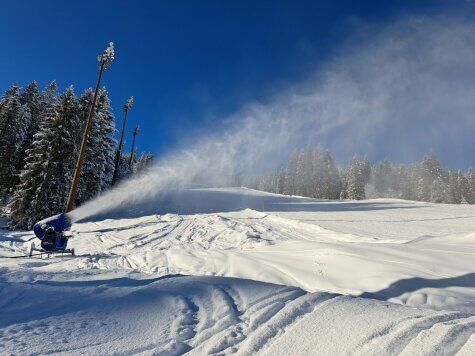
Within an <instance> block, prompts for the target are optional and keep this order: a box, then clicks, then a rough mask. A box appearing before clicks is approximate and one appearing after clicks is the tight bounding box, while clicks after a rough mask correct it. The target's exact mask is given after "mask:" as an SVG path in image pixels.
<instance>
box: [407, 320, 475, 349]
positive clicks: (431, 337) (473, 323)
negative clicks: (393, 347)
mask: <svg viewBox="0 0 475 356" xmlns="http://www.w3.org/2000/svg"><path fill="white" fill-rule="evenodd" d="M474 334H475V316H473V315H472V316H469V317H467V318H462V319H453V320H449V321H444V322H440V323H435V324H434V325H433V326H432V327H431V328H429V329H426V330H423V331H422V332H420V333H418V334H417V335H416V336H415V337H414V338H413V339H412V340H411V341H410V342H409V343H408V344H407V345H406V346H405V347H404V349H403V350H402V352H401V354H402V355H413V354H414V353H416V352H417V353H418V354H421V355H437V354H440V355H455V354H456V353H457V352H458V351H459V350H460V349H462V347H463V346H464V345H465V343H466V342H467V341H468V340H469V338H470V337H471V336H472V335H474Z"/></svg>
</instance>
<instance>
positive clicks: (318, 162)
mask: <svg viewBox="0 0 475 356" xmlns="http://www.w3.org/2000/svg"><path fill="white" fill-rule="evenodd" d="M323 154H324V152H323V149H322V147H321V146H320V145H319V146H318V147H317V149H316V150H315V153H314V155H313V180H312V195H311V197H312V198H323V196H324V195H325V192H324V191H325V187H324V172H325V164H324V162H323Z"/></svg>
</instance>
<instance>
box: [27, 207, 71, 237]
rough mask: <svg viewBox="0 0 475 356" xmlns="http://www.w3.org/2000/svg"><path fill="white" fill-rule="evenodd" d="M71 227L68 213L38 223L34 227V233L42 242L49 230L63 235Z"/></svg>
mask: <svg viewBox="0 0 475 356" xmlns="http://www.w3.org/2000/svg"><path fill="white" fill-rule="evenodd" d="M70 227H71V218H70V217H69V216H68V215H67V214H66V213H62V214H58V215H54V216H51V217H49V218H46V219H43V220H41V221H38V222H37V223H36V224H35V226H34V227H33V232H34V233H35V235H36V237H37V238H39V239H40V240H42V239H43V237H44V234H45V232H46V230H47V229H48V228H53V229H54V230H55V231H56V232H57V233H62V232H63V231H65V230H67V229H69V228H70Z"/></svg>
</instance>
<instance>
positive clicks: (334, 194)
mask: <svg viewBox="0 0 475 356" xmlns="http://www.w3.org/2000/svg"><path fill="white" fill-rule="evenodd" d="M322 161H323V167H324V169H325V180H326V183H325V185H326V189H325V196H324V198H325V199H339V198H340V195H341V189H342V183H341V179H340V173H339V172H338V168H337V166H336V163H335V160H334V159H333V156H332V154H331V152H330V151H328V150H327V151H325V153H324V154H323V158H322Z"/></svg>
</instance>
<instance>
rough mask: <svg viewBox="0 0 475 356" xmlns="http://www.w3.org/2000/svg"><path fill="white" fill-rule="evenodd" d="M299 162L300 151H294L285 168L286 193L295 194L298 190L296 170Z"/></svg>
mask: <svg viewBox="0 0 475 356" xmlns="http://www.w3.org/2000/svg"><path fill="white" fill-rule="evenodd" d="M298 162H299V151H294V152H293V153H292V156H291V157H290V160H289V163H288V164H287V168H286V169H285V184H284V194H287V195H295V194H296V191H297V187H296V177H295V175H296V174H295V172H297V167H298Z"/></svg>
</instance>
